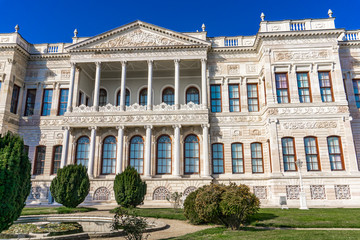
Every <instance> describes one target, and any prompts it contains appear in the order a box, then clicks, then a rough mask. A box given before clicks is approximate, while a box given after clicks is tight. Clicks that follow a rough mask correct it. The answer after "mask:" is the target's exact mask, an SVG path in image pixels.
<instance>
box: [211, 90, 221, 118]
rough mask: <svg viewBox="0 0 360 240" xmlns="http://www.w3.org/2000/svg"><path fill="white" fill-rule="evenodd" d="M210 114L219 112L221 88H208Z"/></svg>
mask: <svg viewBox="0 0 360 240" xmlns="http://www.w3.org/2000/svg"><path fill="white" fill-rule="evenodd" d="M210 96H211V112H221V86H220V85H211V86H210Z"/></svg>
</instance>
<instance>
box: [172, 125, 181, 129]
mask: <svg viewBox="0 0 360 240" xmlns="http://www.w3.org/2000/svg"><path fill="white" fill-rule="evenodd" d="M172 127H173V128H181V124H174V125H172Z"/></svg>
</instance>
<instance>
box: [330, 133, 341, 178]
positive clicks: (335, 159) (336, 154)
mask: <svg viewBox="0 0 360 240" xmlns="http://www.w3.org/2000/svg"><path fill="white" fill-rule="evenodd" d="M327 142H328V149H329V157H330V166H331V170H332V171H339V170H344V158H343V153H342V147H341V140H340V137H328V138H327Z"/></svg>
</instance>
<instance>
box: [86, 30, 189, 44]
mask: <svg viewBox="0 0 360 240" xmlns="http://www.w3.org/2000/svg"><path fill="white" fill-rule="evenodd" d="M173 45H189V44H186V43H184V42H182V41H178V40H175V39H171V38H168V37H165V36H161V35H158V34H154V33H151V32H148V31H144V30H142V29H140V28H139V29H136V30H134V31H131V32H127V33H125V34H122V35H120V36H117V37H115V38H112V39H110V40H107V41H104V42H101V43H99V44H96V45H93V46H91V47H90V48H117V47H143V46H144V47H154V46H173Z"/></svg>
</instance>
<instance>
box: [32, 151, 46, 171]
mask: <svg viewBox="0 0 360 240" xmlns="http://www.w3.org/2000/svg"><path fill="white" fill-rule="evenodd" d="M39 148H44V149H45V151H44V159H43V160H40V162H39V158H38V157H39V156H38V154H39ZM42 162H43V166H42V167H40V171H42V173H38V164H39V163H42ZM45 162H46V146H44V145H39V146H36V148H35V161H34V169H33V175H36V176H40V175H44V170H45Z"/></svg>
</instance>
